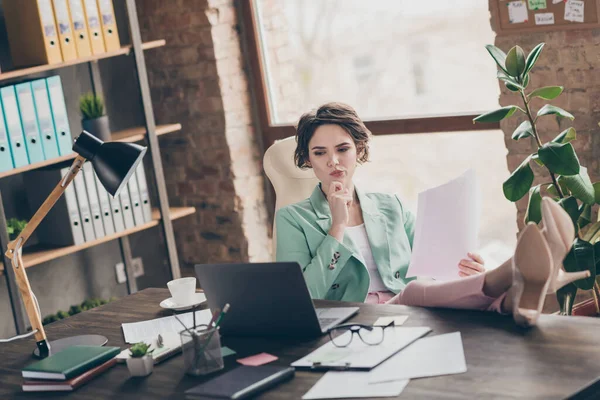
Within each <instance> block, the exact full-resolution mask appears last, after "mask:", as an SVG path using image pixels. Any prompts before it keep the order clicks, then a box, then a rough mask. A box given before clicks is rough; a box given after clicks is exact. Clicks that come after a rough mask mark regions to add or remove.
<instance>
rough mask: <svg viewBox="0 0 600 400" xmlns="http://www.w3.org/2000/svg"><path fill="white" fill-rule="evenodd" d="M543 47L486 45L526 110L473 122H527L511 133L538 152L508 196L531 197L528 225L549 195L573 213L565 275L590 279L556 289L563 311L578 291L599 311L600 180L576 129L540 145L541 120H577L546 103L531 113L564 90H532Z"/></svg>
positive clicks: (516, 175)
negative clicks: (582, 156) (538, 173)
mask: <svg viewBox="0 0 600 400" xmlns="http://www.w3.org/2000/svg"><path fill="white" fill-rule="evenodd" d="M543 47H544V43H540V44H538V45H537V46H535V48H534V49H533V50H532V51H531V52H530V53H529V55H527V56H526V55H525V52H524V51H523V49H522V48H521V47H519V46H514V47H513V48H512V49H510V51H509V52H508V53H507V54H505V53H504V52H503V51H502V50H500V49H499V48H497V47H495V46H492V45H487V46H486V49H487V51H488V52H489V53H490V55H491V56H492V58H493V59H494V61H495V62H496V64H497V66H498V68H499V70H498V75H497V77H498V79H499V80H501V81H503V82H504V84H505V85H506V88H507V89H508V90H510V91H511V92H514V93H515V95H518V96H519V97H520V98H521V102H522V105H523V107H519V106H517V105H509V106H505V107H502V108H499V109H497V110H494V111H490V112H488V113H485V114H482V115H479V116H478V117H476V118H475V119H474V120H473V121H474V122H499V121H501V120H503V119H505V118H510V117H512V116H521V117H524V121H523V122H522V123H521V124H520V125H519V126H518V127H517V129H515V131H514V132H513V134H512V138H513V139H514V140H530V141H532V142H534V143H535V145H536V148H537V149H536V151H535V153H533V154H530V155H529V156H527V157H526V158H525V160H524V161H523V162H522V163H521V164H520V165H519V166H518V167H517V168H516V169H515V170H514V171H513V172H512V174H511V175H510V177H509V178H508V179H507V180H506V182H504V184H503V187H502V188H503V191H504V196H505V197H506V198H507V199H508V200H510V201H512V202H516V201H518V200H519V199H521V198H522V197H523V196H525V195H527V194H528V193H529V203H528V206H527V212H526V214H525V222H526V223H527V222H530V221H533V222H535V223H539V222H540V221H541V217H542V215H541V201H542V196H550V197H552V198H553V199H554V200H555V201H557V202H558V203H559V204H560V205H561V206H562V207H563V208H564V209H565V211H566V212H567V213H568V214H569V216H570V217H571V219H572V221H573V225H574V226H575V232H576V237H575V240H574V242H573V246H572V248H571V250H570V251H569V253H568V254H567V256H566V257H565V259H564V261H563V266H564V268H565V270H566V271H568V272H573V271H583V270H589V271H590V273H591V277H590V278H587V279H582V280H579V281H576V282H574V283H571V284H569V285H567V286H565V287H563V288H562V289H561V290H559V291H558V293H557V297H558V301H559V304H560V307H561V313H562V314H565V315H570V314H571V310H572V307H573V299H574V298H575V294H576V293H577V290H578V289H582V290H593V294H594V299H595V301H596V309H597V310H598V298H599V296H598V295H599V294H600V286H599V285H598V282H597V281H596V264H597V263H600V241H599V239H600V222H595V223H592V214H593V212H592V211H593V210H592V207H593V206H594V205H595V204H599V203H600V182H596V183H594V184H592V182H591V180H590V177H589V175H588V172H587V169H586V168H585V167H583V166H581V165H580V164H579V159H578V158H577V155H576V153H575V149H574V148H573V146H572V145H571V143H570V142H571V141H573V140H575V138H576V132H575V129H573V128H572V127H569V128H567V129H565V130H563V131H562V132H560V133H558V135H557V136H556V137H555V138H554V139H552V140H551V141H550V142H547V143H542V141H541V139H540V134H539V133H540V132H539V131H538V128H537V126H536V123H537V121H538V119H540V118H549V117H550V116H556V118H568V119H570V120H573V119H574V117H573V115H571V114H570V113H569V112H567V111H565V110H563V109H562V108H559V107H556V106H553V105H550V104H546V105H544V106H543V107H541V108H539V109H538V110H537V112H535V113H534V112H533V110H532V107H531V101H532V100H533V99H534V98H541V99H543V100H553V99H555V98H556V97H558V96H559V95H560V94H561V93H562V91H563V87H562V86H545V87H540V88H535V89H532V88H528V84H529V74H530V72H531V69H532V68H533V66H534V65H535V63H536V61H537V60H538V58H539V57H540V54H541V52H542V49H543ZM532 166H533V167H534V168H546V169H547V170H548V172H549V180H550V182H543V183H540V184H536V185H534V172H533V169H532Z"/></svg>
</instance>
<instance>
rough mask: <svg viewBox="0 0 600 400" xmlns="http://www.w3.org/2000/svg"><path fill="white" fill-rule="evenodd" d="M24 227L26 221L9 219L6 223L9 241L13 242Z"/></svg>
mask: <svg viewBox="0 0 600 400" xmlns="http://www.w3.org/2000/svg"><path fill="white" fill-rule="evenodd" d="M26 225H27V221H25V220H21V219H18V218H9V219H8V221H6V227H7V231H8V237H9V238H10V240H15V239H16V238H17V237H18V236H19V234H20V233H21V231H23V229H25V226H26Z"/></svg>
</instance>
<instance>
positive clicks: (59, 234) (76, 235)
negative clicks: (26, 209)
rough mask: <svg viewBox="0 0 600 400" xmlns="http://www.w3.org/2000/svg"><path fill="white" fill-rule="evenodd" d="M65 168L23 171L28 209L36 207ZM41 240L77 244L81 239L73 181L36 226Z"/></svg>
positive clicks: (66, 170)
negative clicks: (24, 172)
mask: <svg viewBox="0 0 600 400" xmlns="http://www.w3.org/2000/svg"><path fill="white" fill-rule="evenodd" d="M68 172H69V168H68V167H67V168H63V169H53V170H46V171H42V170H37V171H30V172H27V173H26V174H25V175H24V178H25V179H24V181H25V189H26V192H27V201H28V202H29V206H30V207H31V208H32V209H34V210H35V209H37V208H39V207H40V206H41V205H42V203H43V202H44V201H45V200H46V197H47V196H48V193H50V192H51V191H52V190H53V189H54V187H55V186H56V184H57V183H58V182H60V181H61V179H62V177H63V176H65V174H67V173H68ZM36 234H37V237H38V239H39V240H40V242H41V243H43V244H48V245H54V246H71V245H79V244H83V243H84V242H85V238H84V236H83V229H82V225H81V218H80V216H79V207H78V206H77V198H76V197H75V188H74V187H73V185H69V186H67V189H66V190H65V193H64V194H63V195H62V196H61V197H60V198H59V199H58V201H57V202H56V204H55V205H54V207H52V209H51V210H50V212H49V213H48V215H47V216H46V218H44V220H43V221H42V222H41V224H40V226H39V227H38V229H37V230H36Z"/></svg>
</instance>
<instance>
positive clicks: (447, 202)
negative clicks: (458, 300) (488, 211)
mask: <svg viewBox="0 0 600 400" xmlns="http://www.w3.org/2000/svg"><path fill="white" fill-rule="evenodd" d="M480 216H481V193H480V190H479V185H478V181H477V176H476V175H475V171H474V170H473V169H469V170H468V171H466V172H465V173H464V174H462V175H461V176H459V177H458V178H455V179H453V180H451V181H450V182H448V183H445V184H443V185H441V186H438V187H435V188H432V189H428V190H426V191H424V192H421V193H419V198H418V203H417V220H416V223H415V237H414V240H413V248H412V255H411V259H410V265H409V267H408V271H407V273H406V277H407V278H409V277H413V276H418V277H428V278H434V279H437V280H452V279H458V278H459V275H458V271H459V269H458V263H459V262H460V260H461V259H463V258H467V253H468V252H472V251H476V250H477V244H478V243H477V236H478V234H479V221H480Z"/></svg>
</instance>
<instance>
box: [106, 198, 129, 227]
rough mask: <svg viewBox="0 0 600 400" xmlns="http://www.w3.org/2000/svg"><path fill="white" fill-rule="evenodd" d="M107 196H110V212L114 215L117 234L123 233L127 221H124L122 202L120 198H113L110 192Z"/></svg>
mask: <svg viewBox="0 0 600 400" xmlns="http://www.w3.org/2000/svg"><path fill="white" fill-rule="evenodd" d="M106 194H107V195H108V201H109V202H110V211H111V213H112V218H113V222H114V223H115V232H122V231H124V230H125V221H124V220H123V210H122V209H121V201H120V199H119V197H112V196H111V195H110V194H108V192H107V193H106Z"/></svg>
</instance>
